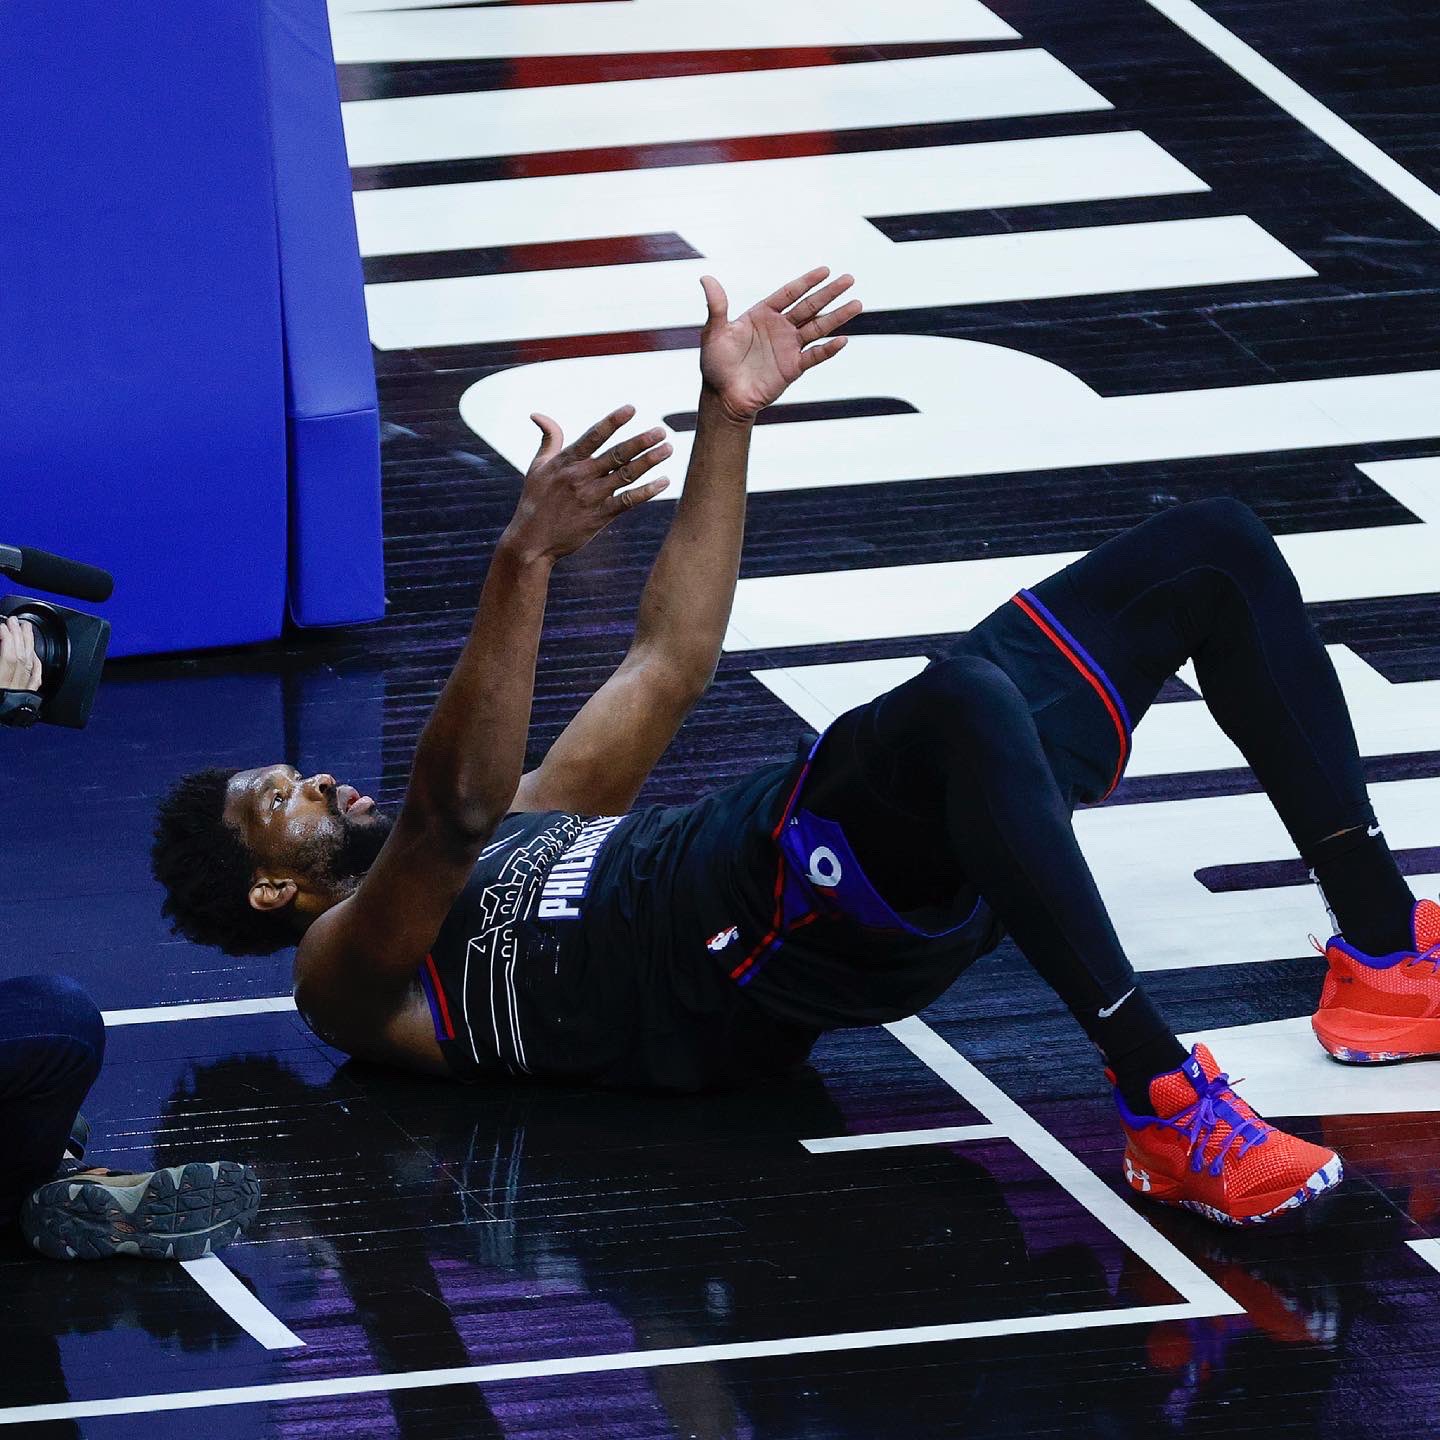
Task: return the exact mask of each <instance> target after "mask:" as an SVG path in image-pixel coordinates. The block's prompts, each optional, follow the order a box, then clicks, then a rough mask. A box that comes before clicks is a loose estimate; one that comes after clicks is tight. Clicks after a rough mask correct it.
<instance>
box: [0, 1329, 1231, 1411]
mask: <svg viewBox="0 0 1440 1440" xmlns="http://www.w3.org/2000/svg"><path fill="white" fill-rule="evenodd" d="M1236 1309H1238V1307H1236ZM1216 1313H1218V1312H1217V1311H1215V1310H1213V1309H1211V1308H1210V1307H1208V1306H1205V1305H1193V1304H1180V1305H1138V1306H1134V1307H1129V1308H1125V1309H1120V1310H1083V1311H1077V1312H1074V1313H1071V1314H1064V1315H1023V1316H1018V1317H1016V1318H1015V1319H1013V1320H969V1321H965V1322H963V1323H960V1324H956V1325H917V1326H912V1327H909V1328H906V1329H904V1330H859V1331H852V1332H850V1333H847V1334H843V1335H802V1336H798V1337H796V1338H795V1339H790V1340H755V1341H736V1342H734V1343H732V1344H726V1345H688V1346H682V1347H679V1348H677V1349H673V1350H639V1351H624V1352H621V1353H618V1354H608V1355H576V1356H571V1357H567V1358H565V1359H559V1360H534V1361H525V1360H517V1361H508V1362H505V1363H503V1364H496V1365H457V1366H455V1367H454V1368H452V1369H448V1370H413V1371H410V1372H408V1373H405V1374H390V1375H344V1376H337V1377H336V1378H335V1379H333V1380H293V1381H283V1382H277V1383H275V1384H271V1385H236V1386H232V1387H229V1388H226V1389H217V1390H188V1391H181V1392H179V1393H178V1394H176V1393H172V1394H158V1395H125V1396H121V1397H119V1398H117V1399H114V1400H70V1401H64V1402H61V1403H59V1404H54V1405H16V1406H12V1407H9V1408H7V1409H0V1425H26V1424H32V1425H33V1424H40V1423H42V1422H44V1421H47V1420H82V1419H89V1418H91V1417H94V1416H100V1415H144V1414H150V1413H152V1412H154V1413H159V1412H161V1411H167V1410H200V1409H204V1408H206V1407H208V1406H212V1405H254V1404H263V1403H266V1402H270V1401H276V1400H314V1399H318V1398H319V1397H321V1396H326V1395H371V1394H376V1393H381V1392H389V1391H395V1390H427V1389H431V1388H433V1387H435V1386H441V1385H484V1384H491V1383H494V1382H496V1381H501V1380H530V1379H534V1378H536V1377H539V1376H551V1375H598V1374H604V1373H613V1372H615V1371H623V1370H657V1369H660V1368H662V1367H663V1366H667V1365H712V1364H715V1363H716V1362H719V1361H725V1360H757V1359H767V1358H771V1357H775V1356H783V1355H825V1354H835V1353H836V1352H840V1351H848V1350H876V1349H880V1348H882V1347H888V1346H899V1345H935V1344H943V1343H947V1342H949V1341H954V1340H979V1339H988V1338H990V1337H993V1336H997V1335H1046V1334H1049V1333H1051V1332H1052V1331H1058V1330H1097V1329H1102V1328H1104V1327H1106V1326H1112V1325H1148V1324H1152V1323H1156V1322H1159V1321H1163V1320H1187V1319H1203V1318H1204V1317H1206V1316H1209V1315H1214V1314H1216ZM1225 1313H1230V1312H1229V1311H1226V1312H1225Z"/></svg>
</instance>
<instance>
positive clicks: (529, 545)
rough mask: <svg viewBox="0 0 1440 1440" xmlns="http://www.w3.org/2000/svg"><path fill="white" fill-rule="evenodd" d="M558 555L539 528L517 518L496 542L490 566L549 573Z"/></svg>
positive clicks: (552, 544) (554, 547) (553, 545)
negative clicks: (495, 565)
mask: <svg viewBox="0 0 1440 1440" xmlns="http://www.w3.org/2000/svg"><path fill="white" fill-rule="evenodd" d="M559 555H560V551H559V550H558V549H557V548H556V546H555V543H554V542H553V540H547V538H546V536H545V535H544V534H543V532H542V531H541V530H540V529H539V528H537V527H536V526H534V525H533V524H526V523H525V522H524V521H522V520H520V519H519V518H518V517H517V518H516V519H515V520H512V521H511V522H510V524H509V525H507V526H506V527H505V530H504V532H503V533H502V534H501V536H500V539H499V540H498V541H497V542H496V545H495V554H494V557H493V558H492V560H491V564H492V565H494V564H500V565H504V566H506V567H507V568H510V569H512V570H516V571H520V570H535V571H549V570H551V569H553V568H554V565H555V561H556V560H557V559H558V558H559Z"/></svg>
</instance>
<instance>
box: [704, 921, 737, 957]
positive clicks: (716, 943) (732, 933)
mask: <svg viewBox="0 0 1440 1440" xmlns="http://www.w3.org/2000/svg"><path fill="white" fill-rule="evenodd" d="M739 938H740V927H739V926H738V925H732V926H731V927H730V928H729V929H728V930H722V931H720V933H719V934H718V935H712V936H711V937H710V938H709V939H708V940H707V941H706V942H705V948H706V949H707V950H713V951H714V952H715V953H716V954H717V955H718V954H719V953H720V951H722V950H723V949H724V948H725V947H726V946H727V945H733V944H734V943H735V942H736V941H737V940H738V939H739Z"/></svg>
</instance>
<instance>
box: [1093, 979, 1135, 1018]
mask: <svg viewBox="0 0 1440 1440" xmlns="http://www.w3.org/2000/svg"><path fill="white" fill-rule="evenodd" d="M1136 988H1137V987H1135V986H1134V985H1132V986H1131V987H1130V988H1129V989H1128V990H1127V991H1126V992H1125V993H1124V994H1123V995H1122V996H1121V997H1120V998H1119V999H1118V1000H1117V1001H1116V1002H1115V1003H1114V1004H1113V1005H1111V1006H1109V1007H1108V1008H1107V1009H1104V1010H1102V1011H1101V1012H1100V1018H1101V1019H1102V1020H1108V1019H1109V1018H1110V1017H1111V1016H1112V1015H1113V1014H1114V1013H1115V1012H1116V1011H1117V1010H1118V1009H1119V1008H1120V1007H1121V1006H1122V1005H1123V1004H1124V1003H1125V1002H1126V1001H1127V1000H1128V999H1129V998H1130V997H1131V996H1132V995H1133V994H1134V993H1135V990H1136Z"/></svg>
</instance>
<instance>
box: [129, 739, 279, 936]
mask: <svg viewBox="0 0 1440 1440" xmlns="http://www.w3.org/2000/svg"><path fill="white" fill-rule="evenodd" d="M238 773H239V771H237V770H222V769H218V768H214V767H212V768H211V769H209V770H196V771H194V772H193V773H192V774H189V775H186V776H185V777H184V778H183V779H181V780H179V781H178V782H177V783H176V784H175V785H174V786H173V787H172V788H171V790H170V793H169V794H168V795H166V796H165V798H164V799H163V800H161V802H160V806H159V808H158V810H157V811H156V812H155V843H154V844H153V845H152V846H151V848H150V871H151V873H152V874H153V875H154V876H155V878H156V879H157V880H158V881H159V882H160V884H161V885H163V886H164V887H165V903H164V904H163V905H162V906H161V907H160V913H161V915H163V916H164V917H165V918H166V919H167V920H169V921H170V930H171V933H172V934H175V935H183V936H184V937H185V939H187V940H193V941H194V942H195V943H196V944H197V945H214V946H216V947H217V948H219V949H220V950H223V951H224V952H225V954H227V955H273V954H274V953H275V952H276V951H277V950H283V949H284V948H285V947H286V946H287V945H293V944H294V943H295V934H294V931H293V930H292V929H291V927H290V925H289V923H288V920H287V919H286V917H285V916H284V915H283V914H282V913H268V914H267V913H264V912H262V911H259V910H256V909H255V908H254V907H253V906H252V905H251V904H250V901H249V898H248V896H249V893H250V881H251V877H252V876H253V875H254V873H255V857H254V856H253V855H251V853H250V851H249V849H248V848H247V847H246V845H245V842H244V841H243V840H242V839H241V838H240V832H239V831H238V830H237V829H236V828H235V827H234V826H233V825H231V824H229V822H228V821H227V820H226V819H225V796H226V790H227V787H228V786H229V784H230V781H231V780H232V779H233V778H234V777H235V776H236V775H237V774H238Z"/></svg>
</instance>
